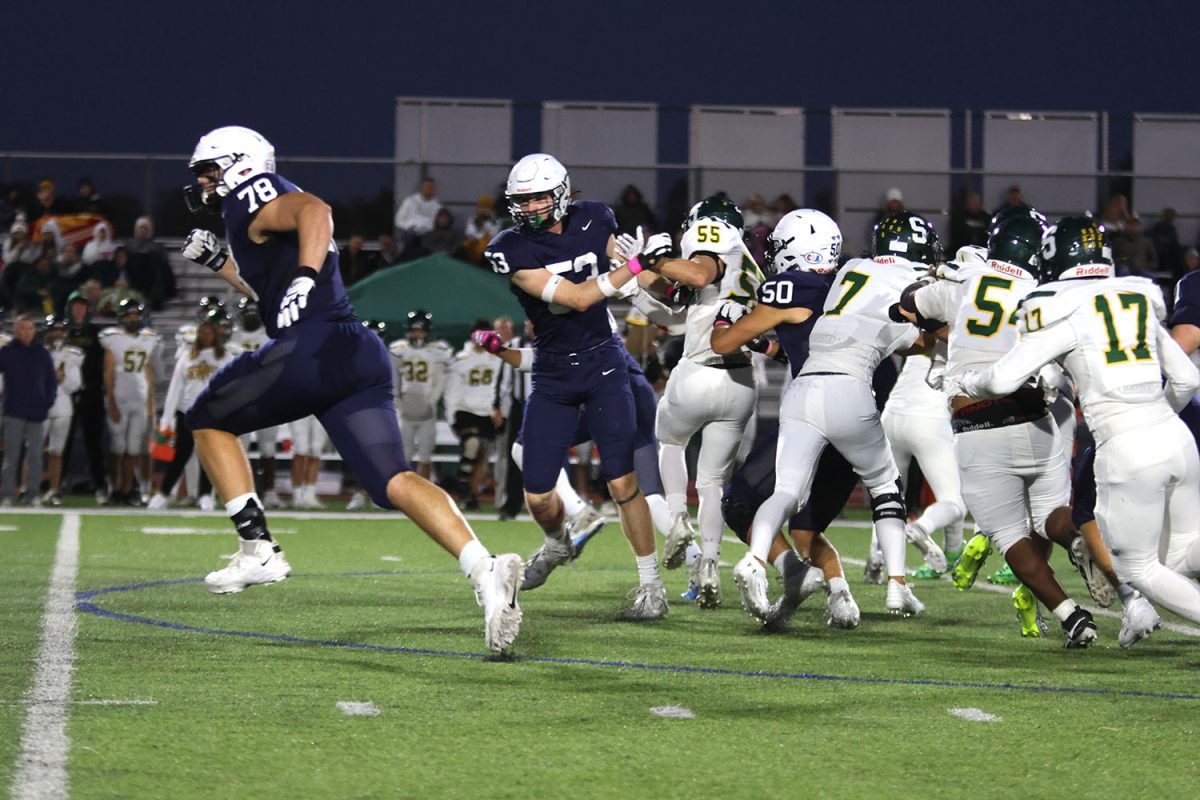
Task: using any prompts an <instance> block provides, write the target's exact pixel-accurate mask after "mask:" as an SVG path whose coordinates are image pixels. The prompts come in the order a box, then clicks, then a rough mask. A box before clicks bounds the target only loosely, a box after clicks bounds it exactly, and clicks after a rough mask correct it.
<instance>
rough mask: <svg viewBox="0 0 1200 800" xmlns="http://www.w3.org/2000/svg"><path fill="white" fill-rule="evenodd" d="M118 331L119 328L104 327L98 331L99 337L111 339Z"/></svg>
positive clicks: (119, 330)
mask: <svg viewBox="0 0 1200 800" xmlns="http://www.w3.org/2000/svg"><path fill="white" fill-rule="evenodd" d="M120 333H121V329H120V328H105V329H103V330H102V331H100V338H101V339H111V338H112V337H113V336H119V335H120Z"/></svg>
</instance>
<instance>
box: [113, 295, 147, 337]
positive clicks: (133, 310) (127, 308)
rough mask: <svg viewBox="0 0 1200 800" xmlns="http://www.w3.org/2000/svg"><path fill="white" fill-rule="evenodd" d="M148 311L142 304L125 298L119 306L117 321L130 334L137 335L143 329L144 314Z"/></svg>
mask: <svg viewBox="0 0 1200 800" xmlns="http://www.w3.org/2000/svg"><path fill="white" fill-rule="evenodd" d="M145 310H146V308H145V306H143V305H142V304H141V303H139V302H137V301H135V300H131V299H130V298H125V299H124V300H122V301H121V302H120V304H118V306H117V321H118V322H120V323H121V327H122V328H124V329H125V331H126V332H128V333H137V332H138V331H140V330H141V329H142V314H143V312H144V311H145Z"/></svg>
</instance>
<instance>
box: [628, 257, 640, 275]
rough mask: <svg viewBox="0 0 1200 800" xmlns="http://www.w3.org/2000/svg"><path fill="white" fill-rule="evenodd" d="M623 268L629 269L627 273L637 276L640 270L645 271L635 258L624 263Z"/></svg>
mask: <svg viewBox="0 0 1200 800" xmlns="http://www.w3.org/2000/svg"><path fill="white" fill-rule="evenodd" d="M625 266H627V267H629V271H630V272H631V273H632V274H634V275H637V274H638V273H639V272H641V271H642V270H644V269H645V267H643V266H642V265H641V262H639V261H638V260H637V257H636V256H634V257H633V258H631V259H629V261H628V263H626V264H625Z"/></svg>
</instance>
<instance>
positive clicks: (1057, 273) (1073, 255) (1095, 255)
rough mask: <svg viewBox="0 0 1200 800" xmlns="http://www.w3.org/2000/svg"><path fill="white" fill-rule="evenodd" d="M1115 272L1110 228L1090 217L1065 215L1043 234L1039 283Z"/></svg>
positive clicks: (1096, 276)
mask: <svg viewBox="0 0 1200 800" xmlns="http://www.w3.org/2000/svg"><path fill="white" fill-rule="evenodd" d="M1112 274H1113V260H1112V246H1111V245H1110V244H1109V239H1108V231H1106V230H1105V229H1104V226H1103V225H1101V224H1100V223H1099V222H1097V221H1096V220H1094V219H1092V218H1091V217H1082V216H1074V217H1063V218H1062V219H1060V220H1059V221H1058V222H1056V223H1054V224H1053V225H1051V226H1050V227H1049V228H1047V229H1046V233H1045V234H1044V235H1043V236H1042V264H1041V268H1040V269H1039V270H1038V283H1049V282H1050V281H1058V280H1064V279H1069V278H1108V277H1110V276H1111V275H1112Z"/></svg>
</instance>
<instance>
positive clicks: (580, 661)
mask: <svg viewBox="0 0 1200 800" xmlns="http://www.w3.org/2000/svg"><path fill="white" fill-rule="evenodd" d="M442 571H444V572H446V573H447V574H450V573H452V572H457V570H438V572H442ZM429 572H430V571H428V570H420V571H418V570H372V571H370V572H341V573H333V574H324V575H320V574H308V575H293V576H292V578H293V579H295V578H305V577H308V578H317V577H322V578H331V577H337V578H358V577H365V576H373V575H413V574H429ZM202 581H203V578H179V579H175V580H162V581H148V582H145V583H132V584H128V585H125V586H110V587H107V588H103V589H90V590H87V591H82V592H76V593H75V608H76V610H78V611H81V612H84V613H87V614H95V615H97V616H100V617H107V618H108V619H114V620H118V621H120V622H132V623H136V624H138V625H151V626H154V627H158V628H167V629H168V630H174V631H184V632H187V633H202V634H207V635H209V636H239V637H242V638H246V639H261V640H264V641H269V642H282V643H286V644H302V645H313V646H318V647H341V648H346V649H349V650H370V651H374V652H380V653H400V654H403V655H422V656H445V657H449V658H474V659H480V660H484V659H487V658H488V656H487V655H486V654H484V653H467V652H458V651H455V650H437V649H433V648H428V647H402V646H399V645H384V644H370V643H367V642H343V641H341V640H338V639H308V638H304V637H300V636H289V635H288V634H279V633H262V632H259V631H234V630H226V629H224V628H206V627H202V626H197V625H183V624H181V623H178V622H170V621H167V620H161V619H152V618H150V617H140V616H137V615H134V614H125V613H122V612H120V611H110V610H109V609H107V608H102V607H100V606H98V605H96V604H95V603H93V602H92V599H93V598H95V597H96V596H97V595H102V594H113V593H116V592H133V591H138V590H141V589H154V588H159V587H164V586H178V585H181V584H189V583H200V582H202ZM513 661H516V662H527V663H533V664H570V665H578V666H588V667H600V668H604V669H639V670H647V671H652V672H674V673H681V674H693V675H719V676H725V677H734V678H760V679H769V680H786V681H819V682H826V683H854V684H866V685H872V684H873V685H880V686H932V687H937V688H945V689H987V690H994V691H1010V692H1030V693H1034V694H1077V695H1099V696H1109V697H1141V698H1148V699H1153V700H1200V694H1181V693H1175V692H1142V691H1137V690H1132V689H1128V690H1118V689H1104V688H1087V687H1079V686H1033V685H1025V684H1016V683H988V682H982V681H981V682H974V681H939V680H931V679H922V678H872V677H862V676H854V675H826V674H822V673H818V672H770V671H762V670H737V669H721V668H717V667H696V666H689V665H686V664H644V663H641V662H637V661H609V660H604V659H593V658H551V657H548V656H518V657H516V658H514V659H513Z"/></svg>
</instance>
